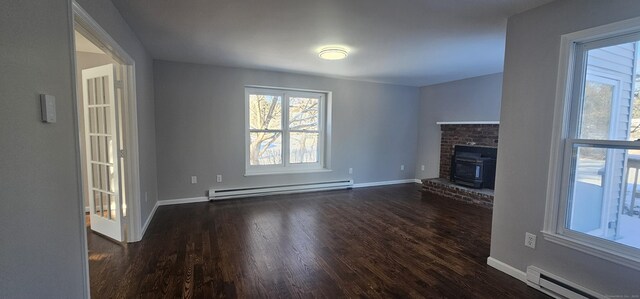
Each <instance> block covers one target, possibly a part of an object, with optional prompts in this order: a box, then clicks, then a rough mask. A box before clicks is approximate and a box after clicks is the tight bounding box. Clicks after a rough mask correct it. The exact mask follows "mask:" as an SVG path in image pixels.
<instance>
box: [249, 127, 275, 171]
mask: <svg viewBox="0 0 640 299" xmlns="http://www.w3.org/2000/svg"><path fill="white" fill-rule="evenodd" d="M250 135H251V144H249V164H250V165H277V164H282V133H280V132H276V133H273V132H251V133H250Z"/></svg>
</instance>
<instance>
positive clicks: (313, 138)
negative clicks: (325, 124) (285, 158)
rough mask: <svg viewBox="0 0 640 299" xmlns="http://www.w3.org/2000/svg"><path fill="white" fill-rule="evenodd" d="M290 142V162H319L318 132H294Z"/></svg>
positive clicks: (290, 136) (291, 134)
mask: <svg viewBox="0 0 640 299" xmlns="http://www.w3.org/2000/svg"><path fill="white" fill-rule="evenodd" d="M289 143H290V144H291V146H290V148H289V160H290V163H316V162H318V133H307V132H304V133H303V132H292V133H290V134H289Z"/></svg>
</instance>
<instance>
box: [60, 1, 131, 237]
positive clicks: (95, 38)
mask: <svg viewBox="0 0 640 299" xmlns="http://www.w3.org/2000/svg"><path fill="white" fill-rule="evenodd" d="M72 18H73V20H72V26H71V32H70V34H71V40H72V43H73V44H74V45H75V38H74V30H78V31H79V32H81V33H82V34H83V35H84V36H85V37H86V38H87V39H89V40H90V41H91V42H93V43H95V44H96V45H97V46H98V47H100V48H101V49H102V50H103V51H104V52H105V53H106V54H107V55H109V56H112V58H113V59H114V60H116V61H117V62H119V63H120V64H121V65H122V71H123V80H122V82H123V84H124V86H123V103H124V105H123V107H122V108H123V109H122V112H123V113H122V115H121V118H122V119H121V121H122V132H123V134H124V136H123V140H124V142H125V144H126V145H127V146H126V147H125V155H124V159H123V163H122V167H123V170H124V171H123V173H124V178H123V179H122V183H123V184H124V186H125V190H126V196H125V198H124V199H123V202H122V203H123V204H126V206H127V213H126V217H123V218H122V223H123V224H122V225H124V226H125V242H137V241H140V240H141V239H142V225H141V221H140V219H141V218H142V216H141V214H140V168H139V165H140V164H139V152H138V113H137V111H138V109H137V98H136V77H135V60H133V58H131V56H129V54H127V52H125V51H124V49H123V48H122V47H120V45H118V43H117V42H116V41H115V40H114V39H113V38H112V37H111V36H110V35H109V33H107V31H105V30H104V29H103V28H102V27H101V26H100V25H99V24H98V22H96V21H95V20H94V19H93V18H92V17H91V16H90V15H89V13H87V11H85V10H84V9H83V8H82V7H81V6H80V5H79V4H78V3H77V2H76V1H72ZM72 51H73V55H72V61H73V66H74V72H73V79H74V83H77V75H76V74H75V65H76V54H75V47H72ZM74 91H75V89H74ZM78 96H79V95H77V94H76V95H75V99H76V105H75V110H76V111H75V112H76V117H77V116H79V113H78V105H77V101H78V100H79V98H78ZM77 121H78V125H79V124H80V123H81V122H80V120H77ZM76 133H77V136H78V137H80V134H79V131H78V132H76ZM79 142H80V139H79V138H78V144H79ZM85 171H86V170H84V169H83V170H81V173H84V172H85ZM78 179H79V180H80V182H79V183H80V185H81V186H82V188H83V192H82V195H83V196H82V197H81V201H82V206H83V207H84V194H85V192H84V188H85V186H84V185H83V183H82V177H78ZM82 210H83V211H84V208H83V209H82ZM83 219H84V217H83Z"/></svg>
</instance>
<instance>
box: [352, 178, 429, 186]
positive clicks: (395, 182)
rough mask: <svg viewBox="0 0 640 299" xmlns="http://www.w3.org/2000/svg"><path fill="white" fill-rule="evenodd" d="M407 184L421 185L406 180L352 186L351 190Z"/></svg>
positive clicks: (419, 182) (416, 180) (415, 181)
mask: <svg viewBox="0 0 640 299" xmlns="http://www.w3.org/2000/svg"><path fill="white" fill-rule="evenodd" d="M407 183H417V184H421V183H422V181H420V180H418V179H406V180H395V181H382V182H368V183H358V184H353V186H352V188H364V187H375V186H386V185H396V184H407Z"/></svg>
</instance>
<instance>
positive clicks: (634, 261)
mask: <svg viewBox="0 0 640 299" xmlns="http://www.w3.org/2000/svg"><path fill="white" fill-rule="evenodd" d="M542 234H543V235H544V239H545V240H547V241H550V242H553V243H556V244H558V245H562V246H565V247H569V248H572V249H575V250H578V251H581V252H584V253H586V254H589V255H592V256H595V257H599V258H601V259H605V260H608V261H611V262H614V263H617V264H620V265H622V266H626V267H630V268H632V269H635V270H640V259H639V258H637V257H634V256H630V255H627V254H623V253H620V252H618V251H616V250H612V249H609V248H605V247H603V246H598V245H597V244H592V243H588V242H584V241H581V240H577V239H575V238H571V237H567V236H564V235H560V234H557V233H554V232H547V231H542Z"/></svg>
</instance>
